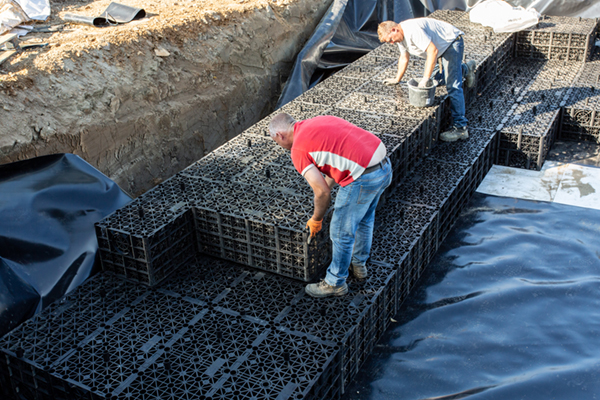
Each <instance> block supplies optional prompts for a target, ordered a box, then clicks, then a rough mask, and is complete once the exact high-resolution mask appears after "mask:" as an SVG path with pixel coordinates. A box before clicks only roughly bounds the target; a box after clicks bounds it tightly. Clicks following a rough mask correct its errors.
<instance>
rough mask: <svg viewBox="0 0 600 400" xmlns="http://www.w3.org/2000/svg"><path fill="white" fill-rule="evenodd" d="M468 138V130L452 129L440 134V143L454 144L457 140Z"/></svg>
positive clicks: (464, 128) (463, 128) (465, 128)
mask: <svg viewBox="0 0 600 400" xmlns="http://www.w3.org/2000/svg"><path fill="white" fill-rule="evenodd" d="M468 138H469V130H468V129H467V127H466V126H463V127H462V128H456V127H453V128H452V129H450V130H449V131H446V132H442V133H441V134H440V140H441V141H442V142H456V141H457V140H459V139H460V140H467V139H468Z"/></svg>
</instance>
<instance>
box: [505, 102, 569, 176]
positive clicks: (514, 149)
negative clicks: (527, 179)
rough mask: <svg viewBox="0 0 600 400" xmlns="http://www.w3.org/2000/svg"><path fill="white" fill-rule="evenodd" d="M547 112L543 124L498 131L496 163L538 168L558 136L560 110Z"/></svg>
mask: <svg viewBox="0 0 600 400" xmlns="http://www.w3.org/2000/svg"><path fill="white" fill-rule="evenodd" d="M549 114H550V115H549V117H548V118H545V119H544V120H543V124H536V125H533V124H531V125H525V126H519V127H518V128H513V129H511V130H510V131H507V130H504V129H503V130H502V131H501V132H500V139H499V146H498V157H497V160H496V163H497V164H499V165H505V166H509V167H519V168H525V169H534V170H540V169H541V167H542V165H543V163H544V160H545V158H546V156H547V154H548V151H549V150H550V148H551V146H552V144H553V143H554V141H555V140H556V138H557V136H558V124H559V118H558V116H559V114H560V111H559V110H555V111H552V112H551V113H549ZM532 125H533V126H532ZM515 130H517V132H515Z"/></svg>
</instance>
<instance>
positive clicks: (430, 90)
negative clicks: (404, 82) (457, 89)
mask: <svg viewBox="0 0 600 400" xmlns="http://www.w3.org/2000/svg"><path fill="white" fill-rule="evenodd" d="M431 82H432V85H431V86H430V87H426V88H420V87H419V82H417V81H416V80H415V79H414V78H413V79H411V80H409V81H408V101H409V103H410V104H411V105H413V106H415V107H429V106H431V105H433V101H434V100H435V88H436V87H437V85H438V82H437V81H436V80H435V79H432V80H431Z"/></svg>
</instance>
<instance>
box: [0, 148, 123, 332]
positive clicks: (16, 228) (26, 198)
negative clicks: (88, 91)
mask: <svg viewBox="0 0 600 400" xmlns="http://www.w3.org/2000/svg"><path fill="white" fill-rule="evenodd" d="M130 200H131V199H130V197H129V196H128V195H127V194H125V193H124V192H123V191H122V190H121V189H120V188H119V187H118V186H117V184H116V183H114V182H113V181H111V180H110V179H109V178H107V177H106V176H104V175H103V174H102V173H100V172H99V171H98V170H96V169H95V168H94V167H92V166H91V165H89V164H88V163H87V162H85V161H84V160H82V159H81V158H79V157H78V156H76V155H73V154H56V155H49V156H43V157H37V158H33V159H29V160H25V161H19V162H15V163H11V164H4V165H0V336H2V335H4V334H5V333H7V332H9V331H10V330H12V329H13V328H15V327H16V326H17V325H19V324H20V323H21V322H23V321H25V320H27V319H28V318H30V317H31V316H33V315H34V314H35V313H36V312H39V311H41V310H42V309H43V308H44V307H45V306H47V305H49V304H50V303H52V302H54V301H55V300H57V299H59V298H60V297H62V296H63V295H64V294H65V293H67V292H69V291H71V290H73V289H74V288H75V287H77V286H78V285H79V284H80V283H82V282H83V281H84V280H85V279H86V278H88V277H89V276H90V274H92V273H93V272H94V262H95V259H96V252H97V249H98V243H97V241H96V234H95V231H94V222H96V221H99V220H100V219H102V218H103V217H104V216H106V215H108V214H110V213H111V212H113V211H114V210H116V209H118V208H120V207H122V206H124V205H125V204H127V203H128V202H129V201H130Z"/></svg>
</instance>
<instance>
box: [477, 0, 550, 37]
mask: <svg viewBox="0 0 600 400" xmlns="http://www.w3.org/2000/svg"><path fill="white" fill-rule="evenodd" d="M469 18H470V20H471V22H475V23H479V24H482V25H484V26H489V27H491V28H493V29H494V32H496V33H498V32H518V31H520V30H523V29H526V28H529V27H531V26H534V25H535V24H537V23H538V22H539V20H540V13H538V12H537V11H536V10H535V9H534V8H528V9H524V8H523V7H513V6H511V5H510V4H508V3H507V2H505V1H502V0H487V1H483V2H481V3H478V4H477V5H475V7H473V8H472V9H471V10H470V11H469Z"/></svg>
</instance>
